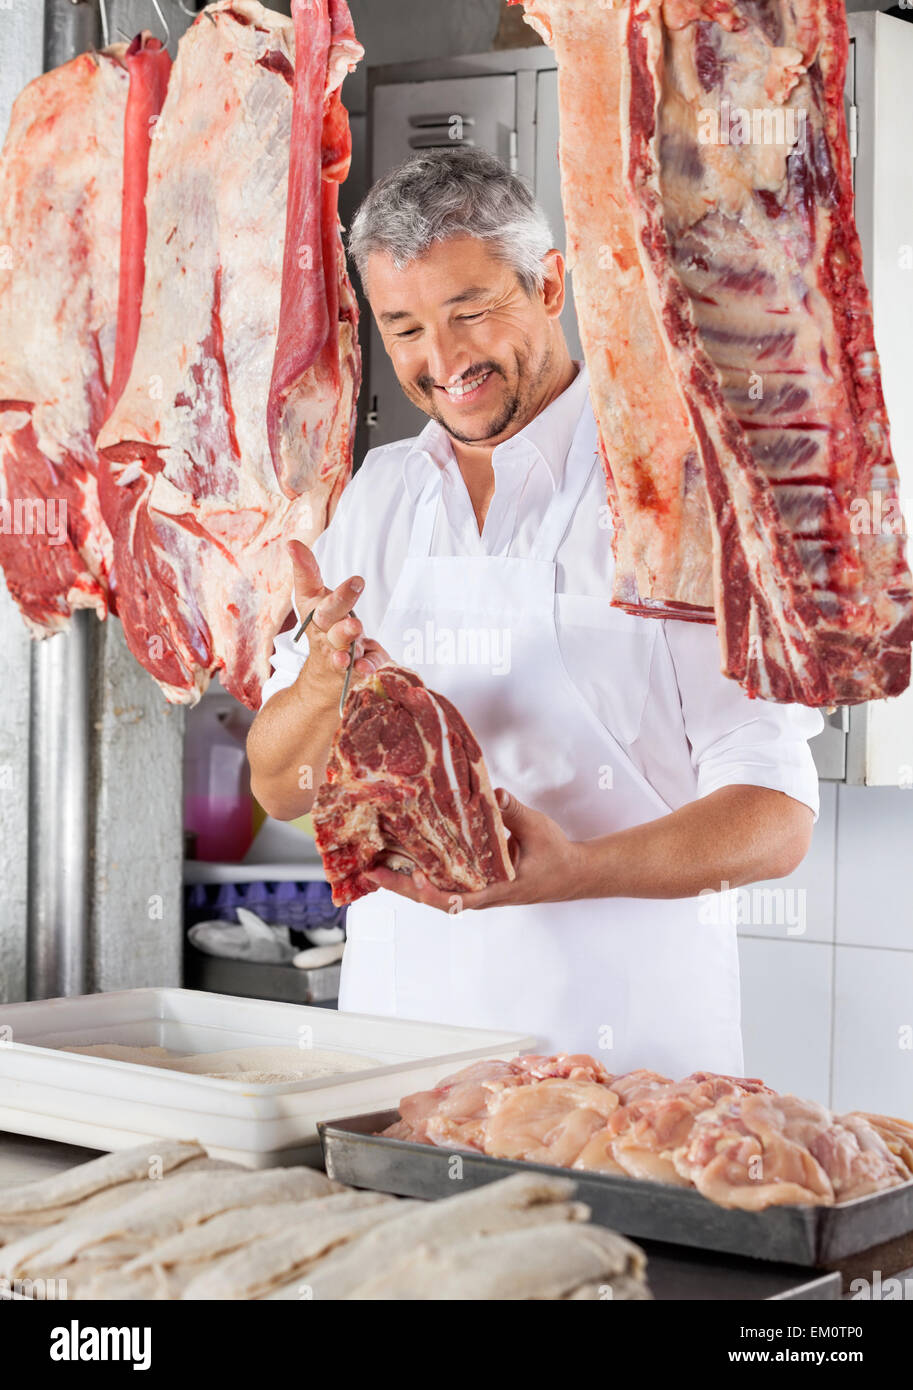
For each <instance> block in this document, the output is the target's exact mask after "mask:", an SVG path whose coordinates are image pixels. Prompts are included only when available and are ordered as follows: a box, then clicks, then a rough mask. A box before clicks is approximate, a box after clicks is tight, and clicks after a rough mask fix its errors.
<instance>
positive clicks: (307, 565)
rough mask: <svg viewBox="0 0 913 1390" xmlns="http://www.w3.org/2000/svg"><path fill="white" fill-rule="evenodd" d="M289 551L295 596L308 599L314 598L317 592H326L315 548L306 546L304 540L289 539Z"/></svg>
mask: <svg viewBox="0 0 913 1390" xmlns="http://www.w3.org/2000/svg"><path fill="white" fill-rule="evenodd" d="M288 553H289V556H290V558H291V561H292V572H293V574H294V583H295V597H296V598H297V599H307V598H313V597H314V596H315V595H316V594H322V593H323V592H324V583H323V576H322V575H321V573H320V566H319V565H318V563H317V557H316V556H315V554H314V552H313V550H311V549H310V547H309V546H306V545H305V544H304V541H289V543H288Z"/></svg>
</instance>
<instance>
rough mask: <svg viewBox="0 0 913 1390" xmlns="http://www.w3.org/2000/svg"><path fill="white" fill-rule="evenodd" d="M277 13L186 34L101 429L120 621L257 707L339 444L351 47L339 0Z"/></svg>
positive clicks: (158, 663) (171, 687)
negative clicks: (290, 546)
mask: <svg viewBox="0 0 913 1390" xmlns="http://www.w3.org/2000/svg"><path fill="white" fill-rule="evenodd" d="M294 15H295V18H294V20H291V19H288V18H286V17H285V16H283V15H279V14H276V13H274V12H272V11H270V10H267V9H265V8H264V7H263V6H262V5H260V4H258V3H256V0H232V2H231V3H229V0H222V3H219V4H215V5H210V6H209V7H208V8H207V9H206V10H204V11H203V13H202V14H201V15H200V17H199V18H198V19H197V20H196V22H195V23H194V24H193V25H192V26H191V28H190V29H189V30H188V31H187V33H186V34H185V35H184V37H183V38H182V40H181V43H180V45H179V50H178V57H177V61H176V63H175V65H174V69H173V71H172V76H171V80H170V83H169V88H168V96H167V99H166V102H165V106H164V108H163V110H162V113H161V116H160V118H159V121H158V123H157V126H156V132H155V138H154V140H153V142H152V153H151V156H150V161H149V183H148V191H147V195H146V214H147V221H148V233H147V240H146V273H145V285H144V288H143V299H142V314H141V317H140V320H139V324H138V333H137V337H136V350H135V354H134V357H133V361H132V367H131V370H130V374H129V378H128V380H127V383H126V386H125V388H124V391H123V394H122V395H121V397H120V400H119V401H118V402H117V404H116V406H115V407H114V410H113V412H112V414H111V417H110V419H109V420H108V421H107V423H106V424H105V426H104V428H103V430H102V431H101V433H100V435H99V440H98V443H99V448H100V450H101V452H102V456H103V465H102V474H101V503H102V508H103V511H104V515H105V518H106V520H107V521H108V524H109V526H110V528H111V532H112V534H113V537H114V567H115V575H116V582H117V586H118V593H119V595H120V601H119V605H118V612H119V614H120V616H121V619H122V621H123V624H124V630H125V633H126V636H127V641H128V644H129V646H130V648H131V650H132V651H133V653H134V655H135V656H136V657H137V659H138V660H139V661H140V662H141V663H142V665H143V666H145V667H146V669H147V670H148V671H149V672H150V674H151V675H153V676H154V677H155V679H156V680H157V681H158V682H159V684H160V685H161V686H162V688H163V689H164V691H165V693H166V695H167V696H168V698H169V699H170V700H173V701H178V702H184V703H194V702H195V701H196V699H197V698H198V697H199V695H200V693H201V692H202V691H203V690H204V689H205V688H206V685H207V684H208V682H209V679H210V677H211V675H212V674H213V673H214V672H216V671H221V672H222V683H223V685H224V686H225V687H226V688H227V689H228V690H229V691H230V692H231V693H232V694H233V695H235V696H236V697H237V698H238V699H239V700H241V701H243V702H244V703H245V704H247V705H249V706H250V707H252V708H256V707H258V706H259V703H260V687H261V684H262V682H263V680H264V679H265V678H266V677H267V675H268V674H269V656H270V653H271V650H272V642H273V638H274V637H275V634H276V632H277V631H278V630H279V629H280V628H281V627H282V625H283V623H284V622H285V621H286V619H287V617H288V614H289V611H290V608H291V584H292V579H291V566H290V563H289V560H288V555H287V551H286V544H287V541H288V539H290V538H291V537H292V536H296V537H298V538H300V539H302V540H305V541H310V540H313V539H314V538H315V537H316V536H317V535H318V534H319V533H320V531H322V530H323V528H324V526H325V525H326V522H327V520H328V519H329V515H330V512H331V509H332V506H333V505H334V503H335V499H336V497H337V495H338V493H339V491H340V489H341V488H342V486H343V485H344V483H345V481H346V479H347V477H348V474H349V469H350V465H351V436H352V427H353V412H354V403H355V396H356V394H357V390H358V382H359V358H358V347H357V340H356V336H355V328H356V309H355V301H354V297H353V294H352V290H351V286H350V284H349V282H348V279H347V278H346V274H345V265H344V260H343V253H342V245H341V238H340V231H339V221H338V217H337V214H336V196H337V190H338V185H339V182H340V180H341V179H342V178H344V177H345V174H346V171H347V169H348V162H349V152H350V145H349V135H348V120H347V117H346V113H345V110H344V108H343V107H342V105H341V102H340V100H339V92H338V88H339V86H340V84H341V82H342V79H343V77H344V76H345V73H346V72H347V71H348V70H350V69H351V67H352V66H353V65H354V63H355V62H356V61H357V59H358V58H359V57H360V56H361V51H362V50H361V48H360V47H359V45H358V44H357V43H356V42H355V40H354V35H353V33H352V27H351V21H350V20H349V17H348V11H347V9H346V8H345V4H344V3H343V0H331V3H330V8H329V9H328V8H327V3H326V0H318V3H314V4H305V3H303V0H302V3H298V2H297V0H296V4H295V6H294ZM296 46H297V54H298V56H297V59H296ZM293 136H294V141H293ZM290 149H291V150H292V151H293V154H294V157H293V158H292V159H291V161H290ZM290 188H291V196H289V190H290ZM287 213H288V218H287V217H286V214H287ZM271 382H272V385H271ZM271 444H272V452H271ZM274 459H275V461H274Z"/></svg>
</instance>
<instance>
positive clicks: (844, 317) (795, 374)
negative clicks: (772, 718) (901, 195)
mask: <svg viewBox="0 0 913 1390" xmlns="http://www.w3.org/2000/svg"><path fill="white" fill-rule="evenodd" d="M523 3H524V4H525V7H526V10H527V18H528V20H529V22H530V23H531V24H532V25H533V26H534V27H535V28H536V29H537V30H538V31H539V32H540V33H541V34H542V36H543V37H544V38H545V40H546V42H547V43H550V44H551V45H552V47H553V48H554V50H555V53H556V55H557V59H558V90H559V109H560V122H561V140H560V150H559V154H560V162H561V178H562V196H563V202H564V210H565V216H566V220H567V226H568V261H569V264H570V266H571V267H572V268H573V278H574V294H575V300H576V305H577V315H578V320H579V323H580V335H581V340H582V343H583V346H584V350H585V354H586V358H587V363H588V366H589V369H590V377H591V382H592V397H593V405H594V409H595V411H596V416H597V419H598V422H599V428H600V434H601V438H602V443H603V447H604V456H605V459H606V467H607V477H608V482H609V493H610V501H611V502H612V503H613V508H614V511H615V515H616V523H617V524H616V566H617V573H616V583H615V593H614V600H615V602H616V603H617V604H619V605H620V606H622V607H625V608H627V609H628V610H629V611H633V612H638V613H642V614H647V615H655V616H659V617H680V618H681V617H685V618H693V619H697V620H700V619H704V620H707V619H710V620H712V619H713V618H714V617H715V620H716V623H717V628H718V631H719V636H720V647H721V666H722V669H723V671H724V673H725V674H726V675H728V676H730V677H732V678H733V679H735V680H737V681H739V682H740V683H741V684H742V685H743V686H744V688H745V689H746V690H747V692H748V693H749V694H751V695H761V696H763V697H766V698H767V699H773V700H782V701H797V702H800V703H803V704H807V705H829V704H854V703H858V702H860V701H863V700H868V699H872V698H875V697H879V696H887V695H897V694H899V693H900V692H901V691H902V690H903V689H904V688H905V687H906V686H907V685H908V683H909V678H910V644H911V639H913V594H911V578H910V572H909V569H908V566H907V563H906V560H905V557H904V536H903V534H902V531H903V527H902V523H901V521H900V517H901V510H900V505H899V499H898V495H897V470H896V468H895V465H894V462H893V459H892V456H891V451H890V443H889V438H888V422H887V418H886V414H885V408H884V401H883V398H882V391H881V382H880V374H879V365H878V357H877V355H876V352H875V346H874V341H873V334H872V311H871V304H870V302H869V296H868V293H867V291H866V287H865V283H864V280H863V275H862V257H861V251H860V245H859V238H858V236H857V234H856V229H855V226H854V223H853V211H852V208H853V193H852V176H851V169H850V159H849V152H848V147H847V138H846V127H845V120H844V113H843V85H844V71H845V66H846V57H847V31H846V19H845V15H844V7H843V3H842V0H796V2H795V3H793V2H792V0H665V3H663V0H618V2H617V3H615V4H606V3H602V0H523ZM876 494H877V498H876ZM876 501H877V502H880V504H881V505H880V507H876V506H875V505H874V503H875V502H876ZM866 504H868V512H866ZM873 514H874V515H877V516H879V517H884V518H886V519H887V524H881V525H876V526H868V525H866V524H865V517H866V515H873Z"/></svg>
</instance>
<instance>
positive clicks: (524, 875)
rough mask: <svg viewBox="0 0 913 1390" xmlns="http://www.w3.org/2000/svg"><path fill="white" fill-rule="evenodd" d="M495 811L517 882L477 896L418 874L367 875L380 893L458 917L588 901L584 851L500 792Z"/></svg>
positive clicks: (386, 872)
mask: <svg viewBox="0 0 913 1390" xmlns="http://www.w3.org/2000/svg"><path fill="white" fill-rule="evenodd" d="M496 795H497V799H498V806H499V807H500V808H501V817H502V819H503V821H504V825H505V827H506V828H507V830H508V831H509V832H510V839H509V841H508V850H509V852H510V857H511V861H512V863H513V866H514V871H515V873H516V878H514V879H512V880H511V881H510V882H509V883H495V884H492V886H491V887H490V888H483V889H481V890H480V891H479V892H477V893H454V892H450V893H447V892H444V891H442V890H441V889H440V888H435V886H434V884H433V883H431V882H430V880H429V879H428V877H427V875H426V874H424V873H422V871H421V870H420V869H416V870H414V871H413V873H411V874H406V873H397V872H396V871H395V870H393V869H386V868H382V867H380V866H378V867H377V868H374V869H371V870H370V872H369V873H367V874H366V875H365V877H366V878H369V879H370V880H371V882H372V883H376V884H377V886H378V888H389V889H390V891H391V892H392V893H399V894H400V896H401V897H404V898H411V899H412V901H413V902H416V903H425V905H426V906H427V907H437V908H440V909H441V911H442V912H449V913H457V912H461V911H463V910H464V909H468V908H478V907H518V906H520V905H521V904H523V903H555V902H566V901H567V900H568V899H570V898H582V897H586V896H588V894H587V892H586V888H585V885H584V882H583V866H584V846H583V845H581V844H578V843H577V842H576V841H574V840H569V839H568V837H567V836H566V835H565V833H564V831H563V830H562V829H561V827H560V826H559V825H557V824H556V822H555V821H553V820H552V819H551V818H550V817H549V816H546V815H543V813H542V812H541V811H534V810H533V809H532V807H531V806H524V804H523V802H522V801H518V800H517V798H516V797H515V796H512V795H511V793H510V792H508V791H505V790H504V788H503V787H499V788H498V790H497V793H496Z"/></svg>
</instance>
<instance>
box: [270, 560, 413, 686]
mask: <svg viewBox="0 0 913 1390" xmlns="http://www.w3.org/2000/svg"><path fill="white" fill-rule="evenodd" d="M288 549H289V555H290V556H291V560H292V569H293V574H294V583H295V607H296V608H297V610H298V613H299V615H300V617H301V618H302V619H303V618H305V617H306V616H307V614H308V613H310V612H312V611H313V614H314V616H313V618H312V619H311V621H310V623H309V624H308V627H307V639H308V655H307V660H306V662H305V664H304V668H303V669H302V672H301V676H300V678H299V679H301V680H302V681H303V683H304V684H305V685H306V686H307V687H308V688H309V689H310V690H311V691H313V692H314V693H315V694H316V695H318V698H321V699H323V700H327V701H329V700H333V699H337V700H338V698H339V690H340V684H341V681H342V680H343V679H344V677H345V672H346V670H347V669H348V666H349V648H350V647H351V645H352V643H353V642H354V643H355V674H356V675H369V674H371V672H373V671H376V670H377V669H378V668H379V667H381V666H384V665H386V664H388V663H389V661H390V657H389V655H388V654H387V652H385V651H384V649H383V647H381V646H380V644H379V643H378V642H375V641H374V640H373V639H372V638H370V637H365V633H364V628H363V627H362V625H361V622H360V620H359V619H358V618H357V617H356V616H355V614H354V613H353V612H352V609H353V608H354V607H355V604H356V602H357V600H358V596H359V594H361V592H362V590H363V589H364V587H365V582H364V580H363V579H362V578H361V577H360V576H359V575H352V576H351V577H350V578H349V579H346V580H343V582H342V583H341V584H339V585H337V587H336V588H335V589H328V588H327V587H326V585H325V584H324V582H323V576H322V575H321V573H320V567H319V565H318V564H317V560H316V558H315V556H314V552H313V551H312V550H310V549H309V548H308V547H307V546H306V545H305V544H304V543H303V542H302V541H290V542H289V547H288Z"/></svg>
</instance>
